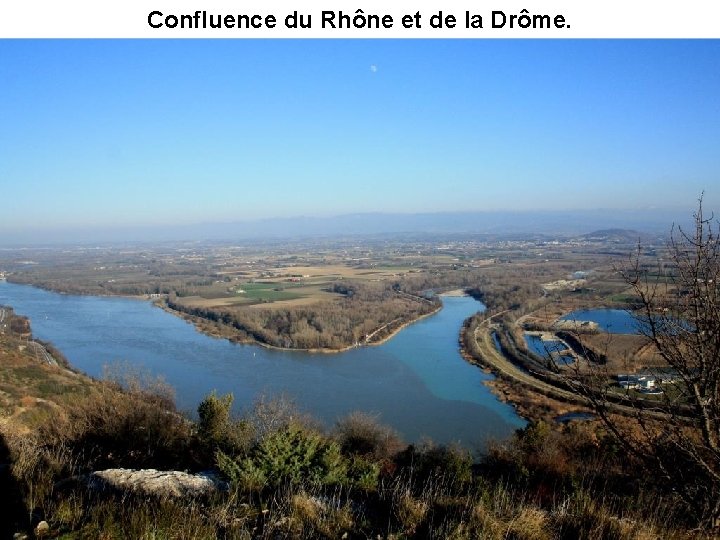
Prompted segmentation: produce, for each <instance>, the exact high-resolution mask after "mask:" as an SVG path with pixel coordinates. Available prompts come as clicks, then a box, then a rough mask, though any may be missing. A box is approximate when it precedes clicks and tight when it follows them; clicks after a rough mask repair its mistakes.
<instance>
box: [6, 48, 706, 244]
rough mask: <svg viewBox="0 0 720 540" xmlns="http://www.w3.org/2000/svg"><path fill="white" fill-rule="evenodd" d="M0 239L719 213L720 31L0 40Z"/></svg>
mask: <svg viewBox="0 0 720 540" xmlns="http://www.w3.org/2000/svg"><path fill="white" fill-rule="evenodd" d="M0 81H2V82H1V83H0V193H1V195H0V196H1V197H2V200H3V204H2V208H3V211H2V213H0V233H1V232H2V231H5V232H8V231H16V230H22V229H25V228H30V229H38V230H39V229H42V228H57V227H70V226H73V227H88V226H89V227H95V226H114V225H120V226H123V225H154V224H188V223H194V222H207V221H234V220H247V219H256V218H267V217H287V216H298V215H307V216H329V215H338V214H345V213H353V212H374V211H381V212H436V211H438V212H439V211H452V210H463V211H467V210H493V211H494V210H531V209H538V208H562V209H586V208H608V209H616V208H617V209H633V208H648V207H658V208H666V207H667V208H687V209H692V208H693V206H694V204H695V201H696V199H697V196H698V195H699V194H700V192H701V191H702V190H705V191H706V203H707V205H709V206H711V207H714V208H718V207H720V204H718V202H719V201H720V41H641V40H632V41H595V40H582V41H563V40H548V41H525V40H512V41H495V40H474V41H464V40H463V41H450V40H447V41H445V40H441V41H414V40H367V41H360V40H359V41H346V40H343V41H340V40H327V41H325V40H322V41H320V40H318V41H310V40H308V41H292V40H268V41H265V40H261V41H255V40H232V41H229V40H221V41H195V40H185V41H176V40H147V41H133V40H120V41H104V40H103V41H94V40H77V41H55V40H31V41H25V40H20V41H13V40H2V41H0Z"/></svg>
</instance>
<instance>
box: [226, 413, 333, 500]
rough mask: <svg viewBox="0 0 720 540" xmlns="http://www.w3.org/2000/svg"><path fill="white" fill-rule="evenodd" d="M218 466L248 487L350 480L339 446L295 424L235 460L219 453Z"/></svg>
mask: <svg viewBox="0 0 720 540" xmlns="http://www.w3.org/2000/svg"><path fill="white" fill-rule="evenodd" d="M217 465H218V468H219V469H220V471H221V472H223V473H224V474H225V475H226V476H227V477H228V478H229V479H230V480H231V481H232V482H233V483H234V484H236V485H237V486H238V487H241V488H243V489H248V490H259V489H262V488H264V487H271V488H277V487H279V486H280V485H283V484H290V485H294V486H299V485H312V486H317V485H334V484H342V483H346V482H347V462H346V460H345V458H344V457H343V456H342V454H341V452H340V447H339V445H338V444H337V443H335V442H333V441H326V440H325V439H324V438H323V437H322V436H321V435H320V434H318V433H316V432H313V431H309V430H306V429H304V428H302V427H301V426H299V425H296V424H291V425H289V426H287V427H285V428H283V429H281V430H279V431H276V432H275V433H272V434H270V435H268V436H266V437H265V438H264V439H263V440H262V441H261V442H260V443H259V444H258V445H257V446H256V447H255V448H254V449H253V451H252V452H251V453H250V456H249V457H246V458H240V459H233V458H231V457H229V456H228V455H227V454H224V453H223V452H218V454H217Z"/></svg>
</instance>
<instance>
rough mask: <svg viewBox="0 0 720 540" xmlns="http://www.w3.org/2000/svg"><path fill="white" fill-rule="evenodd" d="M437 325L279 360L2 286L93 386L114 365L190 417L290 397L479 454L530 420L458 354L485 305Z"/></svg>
mask: <svg viewBox="0 0 720 540" xmlns="http://www.w3.org/2000/svg"><path fill="white" fill-rule="evenodd" d="M443 302H444V307H443V309H442V310H441V311H440V312H439V313H438V314H436V315H434V316H432V317H428V318H426V319H423V320H421V321H419V322H417V323H415V324H413V325H411V326H409V327H408V328H406V329H404V330H402V331H401V332H400V333H399V334H398V335H396V336H395V337H394V338H393V339H391V340H390V341H388V342H387V343H385V344H383V345H380V346H377V347H363V348H359V349H353V350H350V351H348V352H344V353H340V354H309V353H301V352H288V351H274V350H268V349H264V348H262V347H259V346H253V345H237V344H232V343H230V342H228V341H227V340H221V339H215V338H211V337H209V336H206V335H204V334H201V333H199V332H197V331H196V330H195V328H194V327H193V326H192V325H191V324H189V323H187V322H185V321H183V320H182V319H180V318H178V317H175V316H173V315H171V314H169V313H166V312H164V311H162V310H161V309H158V308H156V307H153V306H152V305H151V304H150V303H148V302H143V301H139V300H131V299H125V298H112V297H94V296H72V295H63V294H57V293H53V292H48V291H44V290H41V289H37V288H35V287H30V286H25V285H15V284H11V283H6V282H0V304H5V305H10V306H12V307H14V308H15V311H16V312H17V313H18V314H22V315H27V316H28V317H30V319H31V322H32V328H33V332H34V335H35V336H36V337H38V338H40V339H43V340H48V341H51V342H53V343H54V344H55V345H56V346H57V347H58V348H59V349H60V350H61V351H62V352H63V353H64V354H65V355H66V356H67V358H68V360H70V362H71V363H72V364H73V365H74V366H75V367H77V368H79V369H81V370H83V371H85V372H86V373H88V374H90V375H93V376H100V375H102V371H103V366H104V365H106V364H110V363H113V362H117V361H122V362H126V363H129V364H131V365H135V366H139V367H142V368H144V369H148V370H150V371H151V372H153V373H156V374H160V375H162V376H163V377H164V378H165V379H166V380H167V381H168V382H169V383H170V384H172V385H173V386H174V387H175V389H176V392H177V394H176V398H177V403H178V406H179V407H180V408H181V409H185V410H188V411H193V410H195V408H196V407H197V404H198V402H199V401H200V400H201V399H202V398H203V397H204V396H205V395H206V394H207V393H208V392H210V391H211V390H217V391H218V392H220V393H224V392H232V393H233V394H234V396H235V404H236V407H237V409H238V410H243V409H246V408H249V407H250V406H251V405H252V403H253V402H254V401H255V400H256V399H257V398H258V397H259V396H261V395H263V396H268V397H270V396H273V395H279V394H284V395H287V396H289V397H291V398H293V399H294V400H295V402H296V403H297V404H298V406H299V407H300V408H301V409H302V410H305V411H307V412H309V413H311V414H313V415H314V416H315V417H317V418H319V419H320V420H322V421H323V422H325V423H326V424H328V425H332V424H333V423H334V422H335V421H336V420H337V419H338V418H340V417H342V416H344V415H346V414H347V413H349V412H351V411H356V410H361V411H367V412H371V413H374V414H377V415H378V417H379V419H380V420H381V421H382V422H384V423H387V424H389V425H391V426H393V427H394V428H395V429H397V430H398V431H399V432H400V433H401V435H403V437H404V438H405V440H406V441H409V442H412V441H419V440H420V439H422V438H423V437H429V438H431V439H432V440H434V441H436V442H443V443H447V442H451V441H460V442H462V443H463V444H464V445H466V446H468V447H471V448H478V449H481V448H482V447H483V446H484V442H485V441H487V440H488V438H495V439H499V438H504V437H507V436H508V435H510V434H511V433H512V432H513V430H515V429H517V428H518V427H522V426H523V425H524V424H525V422H524V420H523V419H522V418H520V417H519V416H518V415H517V414H516V413H515V412H514V410H513V409H512V407H510V406H509V405H507V404H505V403H502V402H500V401H499V400H498V399H497V398H496V397H495V396H494V395H493V394H491V393H490V391H489V389H488V388H487V387H486V386H485V385H484V384H483V381H485V380H487V379H488V378H490V376H489V375H486V374H484V373H483V372H482V371H481V370H479V369H478V368H477V367H474V366H471V365H470V364H468V363H467V362H465V361H464V360H463V359H462V357H461V356H460V354H459V351H458V333H459V330H460V326H461V325H462V322H463V321H464V320H465V319H466V318H467V317H469V316H470V315H472V314H474V313H475V312H477V311H478V310H481V309H483V306H482V304H480V303H479V302H477V301H475V300H473V299H472V298H469V297H446V298H444V299H443Z"/></svg>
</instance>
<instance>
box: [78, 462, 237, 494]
mask: <svg viewBox="0 0 720 540" xmlns="http://www.w3.org/2000/svg"><path fill="white" fill-rule="evenodd" d="M86 478H87V485H88V487H89V488H90V489H100V490H102V489H116V490H120V491H132V492H136V493H143V494H146V495H155V496H158V497H201V496H205V495H211V494H212V493H215V492H217V491H225V490H227V484H226V483H225V482H223V481H221V480H220V479H219V478H217V476H216V475H214V474H213V473H198V474H190V473H186V472H181V471H158V470H155V469H107V470H104V471H95V472H93V473H91V474H89V475H88V476H87V477H86Z"/></svg>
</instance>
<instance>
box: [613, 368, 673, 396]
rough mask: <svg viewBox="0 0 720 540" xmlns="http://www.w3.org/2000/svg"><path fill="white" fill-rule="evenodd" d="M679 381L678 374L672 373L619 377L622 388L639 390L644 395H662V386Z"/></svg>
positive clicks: (637, 374)
mask: <svg viewBox="0 0 720 540" xmlns="http://www.w3.org/2000/svg"><path fill="white" fill-rule="evenodd" d="M677 381H678V374H677V373H674V372H671V371H663V372H660V373H636V374H634V375H618V376H617V382H618V386H620V388H625V389H628V390H629V389H634V390H638V391H640V392H642V393H643V394H662V393H663V390H662V388H659V386H660V385H663V384H674V383H676V382H677Z"/></svg>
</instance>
